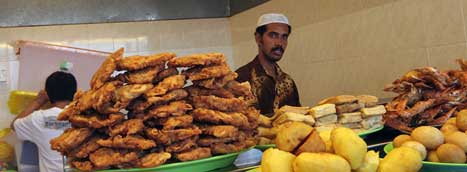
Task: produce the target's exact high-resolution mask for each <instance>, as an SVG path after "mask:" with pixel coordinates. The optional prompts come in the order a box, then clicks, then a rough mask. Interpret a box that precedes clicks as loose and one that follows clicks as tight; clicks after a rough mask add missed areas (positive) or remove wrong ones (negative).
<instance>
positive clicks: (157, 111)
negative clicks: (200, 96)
mask: <svg viewBox="0 0 467 172" xmlns="http://www.w3.org/2000/svg"><path fill="white" fill-rule="evenodd" d="M189 110H193V106H191V105H190V104H188V103H186V102H185V101H183V100H181V101H174V102H170V103H169V104H167V105H161V106H157V107H154V108H152V109H150V110H149V111H148V113H147V115H146V116H149V117H157V118H165V117H169V116H181V115H183V114H185V113H186V112H187V111H189Z"/></svg>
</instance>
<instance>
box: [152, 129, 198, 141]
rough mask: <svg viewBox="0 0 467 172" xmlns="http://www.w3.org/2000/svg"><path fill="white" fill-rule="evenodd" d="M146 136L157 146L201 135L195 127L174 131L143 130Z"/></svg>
mask: <svg viewBox="0 0 467 172" xmlns="http://www.w3.org/2000/svg"><path fill="white" fill-rule="evenodd" d="M145 131H146V136H148V137H149V138H150V139H153V140H155V141H156V142H157V143H159V144H163V145H170V144H172V143H173V142H177V141H181V140H185V139H188V138H190V137H193V136H197V135H200V134H201V130H200V129H199V128H198V127H196V126H193V127H190V128H183V129H174V130H163V131H160V130H158V129H156V128H148V129H146V130H145Z"/></svg>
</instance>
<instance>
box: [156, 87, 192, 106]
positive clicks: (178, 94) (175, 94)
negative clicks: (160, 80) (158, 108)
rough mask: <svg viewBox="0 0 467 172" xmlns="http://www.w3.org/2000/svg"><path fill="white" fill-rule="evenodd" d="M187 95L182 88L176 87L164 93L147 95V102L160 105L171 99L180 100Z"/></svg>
mask: <svg viewBox="0 0 467 172" xmlns="http://www.w3.org/2000/svg"><path fill="white" fill-rule="evenodd" d="M185 97H188V92H187V91H185V90H184V89H176V90H172V91H170V92H168V93H167V94H164V95H162V96H154V97H148V98H147V99H148V102H149V103H151V104H154V105H161V104H165V103H168V102H171V101H177V100H182V99H184V98H185Z"/></svg>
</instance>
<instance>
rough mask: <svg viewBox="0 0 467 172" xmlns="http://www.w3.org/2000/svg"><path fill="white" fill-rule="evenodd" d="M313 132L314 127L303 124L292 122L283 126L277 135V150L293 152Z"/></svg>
mask: <svg viewBox="0 0 467 172" xmlns="http://www.w3.org/2000/svg"><path fill="white" fill-rule="evenodd" d="M311 131H313V127H311V126H309V125H307V124H305V123H302V122H292V123H290V125H285V126H283V127H282V128H281V129H280V130H279V132H278V133H277V135H276V139H275V143H276V146H277V148H279V149H280V150H283V151H286V152H292V151H293V150H295V148H296V147H297V146H299V145H300V144H301V143H302V141H303V140H305V139H306V137H307V136H308V135H309V134H310V133H311Z"/></svg>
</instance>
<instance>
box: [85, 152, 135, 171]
mask: <svg viewBox="0 0 467 172" xmlns="http://www.w3.org/2000/svg"><path fill="white" fill-rule="evenodd" d="M89 160H91V162H92V164H94V166H95V167H96V168H108V167H110V166H114V165H119V164H124V163H129V162H134V161H136V160H138V154H137V153H136V152H127V151H123V150H115V149H110V148H100V149H98V150H97V151H95V152H94V153H92V154H91V155H89Z"/></svg>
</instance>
